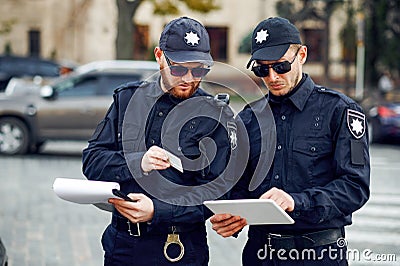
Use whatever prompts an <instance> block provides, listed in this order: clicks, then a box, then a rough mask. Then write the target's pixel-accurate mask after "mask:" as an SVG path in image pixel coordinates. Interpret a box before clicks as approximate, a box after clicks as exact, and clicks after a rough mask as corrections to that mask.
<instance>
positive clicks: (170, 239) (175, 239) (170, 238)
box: [164, 226, 185, 262]
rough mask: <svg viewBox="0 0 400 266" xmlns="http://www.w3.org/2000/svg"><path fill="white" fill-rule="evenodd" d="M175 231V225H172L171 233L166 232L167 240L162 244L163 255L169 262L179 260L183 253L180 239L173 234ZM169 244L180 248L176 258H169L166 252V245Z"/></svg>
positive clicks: (183, 249) (183, 248)
mask: <svg viewBox="0 0 400 266" xmlns="http://www.w3.org/2000/svg"><path fill="white" fill-rule="evenodd" d="M175 231H176V228H175V226H172V234H168V237H167V241H166V242H165V245H164V256H165V258H166V259H167V260H169V261H170V262H177V261H180V260H181V259H182V258H183V255H184V254H185V247H184V246H183V244H182V242H181V240H180V239H179V235H178V234H175ZM171 244H176V245H178V246H179V247H180V248H181V253H180V254H179V255H178V257H176V258H171V257H170V256H169V255H168V253H167V249H168V246H169V245H171Z"/></svg>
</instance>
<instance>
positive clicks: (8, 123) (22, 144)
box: [0, 117, 29, 155]
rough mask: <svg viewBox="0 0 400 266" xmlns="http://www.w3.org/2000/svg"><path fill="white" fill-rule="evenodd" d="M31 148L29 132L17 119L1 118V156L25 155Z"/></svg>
mask: <svg viewBox="0 0 400 266" xmlns="http://www.w3.org/2000/svg"><path fill="white" fill-rule="evenodd" d="M28 148H29V131H28V128H27V126H26V125H25V123H24V122H22V121H21V120H19V119H17V118H13V117H6V118H0V154H8V155H13V154H25V153H26V152H27V151H28Z"/></svg>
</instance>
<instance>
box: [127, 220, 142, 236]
mask: <svg viewBox="0 0 400 266" xmlns="http://www.w3.org/2000/svg"><path fill="white" fill-rule="evenodd" d="M127 224H128V232H129V235H130V236H140V227H139V223H135V224H136V228H137V234H132V230H131V222H130V221H129V220H128V221H127Z"/></svg>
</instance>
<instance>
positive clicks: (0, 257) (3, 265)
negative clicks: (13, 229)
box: [0, 238, 8, 266]
mask: <svg viewBox="0 0 400 266" xmlns="http://www.w3.org/2000/svg"><path fill="white" fill-rule="evenodd" d="M7 265H8V257H7V252H6V248H5V247H4V245H3V242H2V241H1V238H0V266H7Z"/></svg>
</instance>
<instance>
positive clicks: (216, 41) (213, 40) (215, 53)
mask: <svg viewBox="0 0 400 266" xmlns="http://www.w3.org/2000/svg"><path fill="white" fill-rule="evenodd" d="M206 29H207V31H208V34H209V35H210V45H211V55H212V57H213V59H214V60H216V61H227V59H228V55H227V54H228V53H227V51H228V28H227V27H206Z"/></svg>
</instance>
